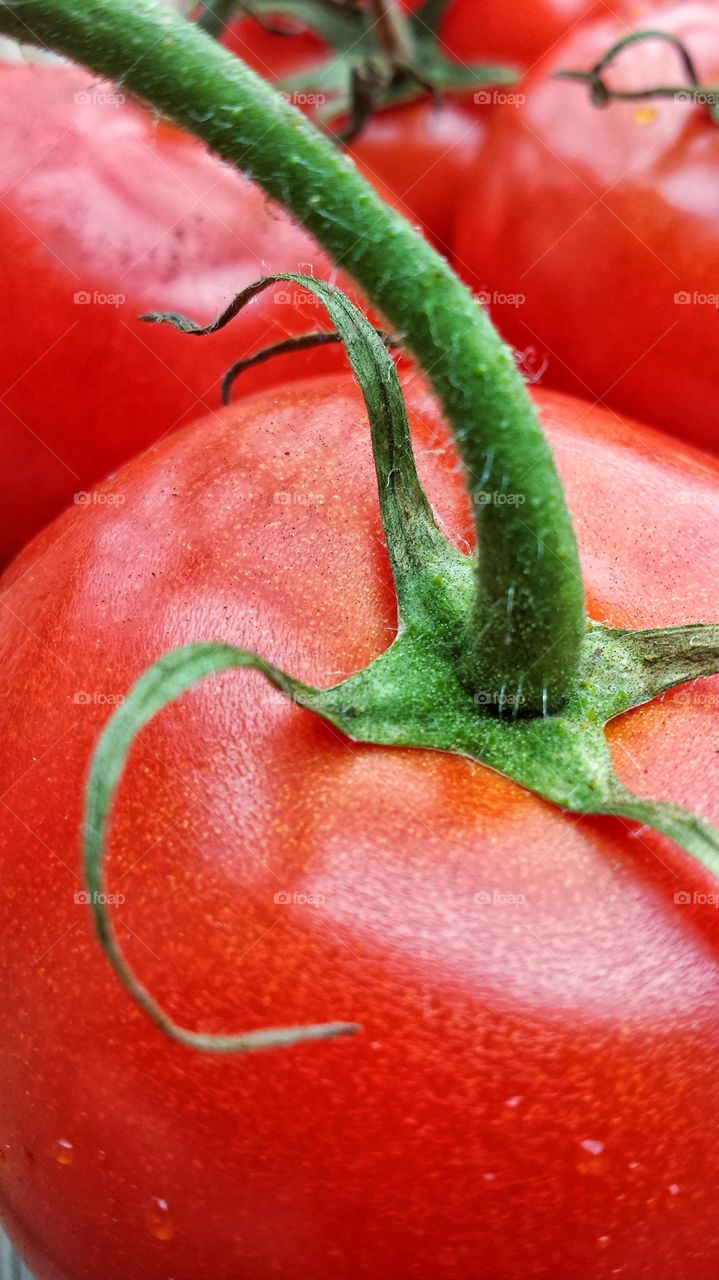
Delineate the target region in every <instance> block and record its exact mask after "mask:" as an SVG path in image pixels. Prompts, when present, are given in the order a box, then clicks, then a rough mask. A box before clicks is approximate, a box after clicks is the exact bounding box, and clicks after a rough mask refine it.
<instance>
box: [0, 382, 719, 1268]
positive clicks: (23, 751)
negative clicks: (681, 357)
mask: <svg viewBox="0 0 719 1280" xmlns="http://www.w3.org/2000/svg"><path fill="white" fill-rule="evenodd" d="M408 392H409V408H410V416H411V420H412V423H413V429H414V432H415V437H416V442H417V447H418V453H419V461H420V468H421V471H422V474H423V477H424V480H425V483H426V486H427V488H428V491H429V493H430V496H431V498H432V500H433V502H434V503H435V506H436V508H437V510H438V512H439V514H440V516H441V518H442V520H443V522H444V526H445V528H446V529H447V532H448V534H449V535H450V536H451V537H453V538H454V539H455V541H456V542H457V544H458V545H459V546H462V547H465V548H467V546H468V542H467V540H468V539H470V537H471V535H470V532H469V527H470V524H471V513H470V510H469V504H468V502H467V500H466V497H465V495H464V493H463V490H462V487H461V481H460V478H459V475H458V473H457V468H456V460H455V458H454V456H453V453H452V451H451V449H449V448H448V447H447V441H446V436H445V433H444V430H443V427H442V424H441V422H440V420H439V418H438V415H437V412H436V409H435V407H434V405H433V402H432V400H431V399H430V398H429V397H428V396H427V394H426V393H425V392H424V391H423V390H422V387H421V385H420V384H419V383H415V384H413V385H412V386H409V387H408ZM537 402H538V405H539V408H540V412H541V415H542V418H543V421H544V424H545V426H546V429H547V431H548V433H549V436H550V439H551V442H552V444H553V446H554V448H555V450H556V454H557V458H558V462H559V466H560V469H561V473H562V477H563V480H564V482H565V484H566V486H567V492H568V499H569V504H570V507H571V509H572V510H573V512H574V514H575V517H576V520H577V530H578V535H579V541H580V544H581V553H582V559H583V566H584V572H585V575H586V582H587V589H588V606H589V611H590V614H591V616H592V617H594V618H597V619H600V620H608V621H610V622H612V623H615V624H617V625H628V626H634V627H639V626H642V625H652V624H655V625H664V624H668V623H680V622H688V621H691V620H694V619H695V618H697V617H704V618H707V619H713V618H715V617H716V616H717V613H718V612H719V599H718V597H717V579H716V558H717V549H718V547H719V463H717V462H716V461H715V460H713V459H712V458H710V457H705V456H703V455H701V454H699V453H696V452H694V451H692V450H691V449H689V448H688V447H686V448H685V449H684V450H679V449H678V448H677V447H676V446H675V445H671V446H670V445H669V444H668V443H667V442H666V440H665V439H664V438H663V437H662V436H661V435H659V434H658V433H653V432H652V431H650V430H648V429H645V428H642V427H638V426H636V425H635V424H632V423H630V422H627V421H620V420H618V419H617V417H616V416H614V415H606V414H605V413H604V412H603V411H601V410H599V409H597V408H591V407H590V406H589V405H588V404H584V403H580V402H577V401H573V400H571V399H569V398H565V397H562V396H558V395H553V394H550V393H546V392H540V393H539V394H538V397H537ZM1 590H2V595H1V599H2V603H3V605H4V608H3V610H2V613H1V615H0V617H1V622H0V655H1V657H2V661H1V662H0V681H1V696H0V708H1V709H2V711H1V715H2V726H1V727H2V732H0V751H1V752H2V761H3V767H2V776H3V779H4V787H3V798H2V806H0V878H1V880H2V884H3V892H4V899H5V903H6V908H7V910H8V914H9V919H10V920H11V924H9V925H8V927H6V929H5V930H4V940H3V966H2V970H1V971H0V1001H1V1003H2V1009H3V1035H2V1037H0V1152H1V1153H2V1162H1V1163H2V1167H0V1203H1V1205H2V1216H3V1219H4V1221H5V1223H6V1224H7V1226H8V1229H9V1230H10V1231H11V1233H12V1236H13V1238H14V1240H15V1241H16V1242H17V1243H18V1245H19V1247H20V1248H21V1249H22V1250H23V1252H24V1253H25V1255H26V1257H27V1258H28V1260H29V1262H30V1264H31V1266H32V1268H33V1269H34V1271H35V1274H36V1276H37V1278H38V1280H96V1278H97V1277H98V1276H102V1277H103V1280H127V1277H128V1276H131V1277H132V1280H168V1278H169V1277H172V1278H173V1280H269V1277H280V1278H281V1280H305V1278H306V1277H312V1280H370V1278H371V1280H376V1278H377V1277H382V1278H383V1280H395V1278H396V1280H468V1277H471V1278H472V1280H576V1277H577V1276H579V1275H581V1276H583V1277H586V1278H587V1280H607V1278H608V1277H610V1276H617V1275H621V1276H623V1277H625V1278H626V1280H714V1277H715V1276H716V1274H717V1267H718V1266H719V1227H718V1226H717V1217H716V1212H715V1200H716V1184H717V1176H718V1175H719V1155H718V1154H717V1146H716V1142H715V1137H714V1131H713V1116H714V1114H715V1112H716V1107H717V1102H718V1101H719V1084H718V1081H719V1028H718V1025H717V1012H716V1011H717V996H718V995H719V964H718V962H717V943H718V942H719V918H718V916H717V912H716V911H715V910H713V909H712V907H711V905H709V904H708V901H707V900H702V899H701V896H699V897H697V898H696V899H694V898H693V895H694V893H697V894H701V893H703V892H705V891H707V886H706V884H704V882H703V880H702V879H701V877H700V876H699V875H698V873H697V872H696V870H695V869H694V867H693V863H692V860H691V858H690V857H689V856H688V855H686V854H683V853H682V852H681V851H679V850H678V849H677V848H676V847H675V846H673V845H672V844H671V843H670V842H668V841H667V840H663V839H662V838H660V837H659V836H657V835H655V834H653V833H652V832H651V831H647V830H646V829H641V830H639V829H637V828H636V827H633V826H632V825H631V824H628V823H624V822H622V821H615V820H608V819H580V818H578V817H577V816H576V815H567V814H563V813H562V812H560V811H558V810H556V809H554V808H553V807H552V806H550V805H548V804H546V803H545V802H543V801H542V800H540V799H538V798H536V797H535V796H533V795H531V794H529V793H527V792H525V791H524V790H522V789H521V788H520V787H518V786H517V785H515V784H514V783H512V782H511V781H509V780H507V779H504V778H502V777H499V776H497V775H495V774H493V773H491V772H489V771H488V770H487V769H485V768H483V767H481V766H479V765H476V764H473V763H470V762H468V761H466V760H463V759H460V758H458V757H451V756H449V755H442V754H439V753H431V752H426V751H418V750H417V751H410V750H389V749H384V748H374V747H369V746H358V745H355V744H352V743H350V742H348V741H346V740H345V739H344V738H343V737H342V736H341V735H340V734H339V733H338V732H337V731H335V730H333V729H332V728H330V727H328V726H327V725H325V724H323V723H321V722H320V721H319V720H317V719H316V718H313V716H312V715H311V714H310V713H308V712H306V711H304V710H303V709H301V708H299V707H298V706H297V705H290V704H289V703H287V702H286V701H284V700H283V699H282V697H281V696H280V695H278V694H277V693H275V692H274V691H272V690H270V689H269V687H268V686H267V685H266V684H265V683H264V682H263V680H262V678H261V677H260V676H259V675H257V674H256V673H248V672H243V673H237V672H235V673H232V674H229V675H225V676H222V677H221V678H211V679H209V680H207V681H205V682H204V683H203V684H201V685H199V686H198V687H197V688H196V689H195V690H193V691H192V692H191V693H189V694H187V695H186V696H184V697H183V699H182V700H181V701H180V702H179V703H176V704H174V705H173V706H172V707H170V708H169V709H167V710H166V711H164V712H163V713H162V714H161V715H160V716H159V717H158V718H157V719H156V720H155V721H154V722H153V723H152V725H151V726H150V727H149V728H148V729H147V730H146V731H145V732H144V733H143V735H142V736H141V738H140V739H139V741H138V743H137V744H136V746H135V748H134V750H133V754H132V757H131V760H130V763H129V767H128V771H127V773H126V775H125V777H124V780H123V782H122V785H121V789H120V793H119V797H118V804H117V808H116V812H115V817H114V823H113V828H112V837H111V847H110V855H109V878H108V889H109V892H111V893H112V894H114V895H119V897H118V899H117V901H116V903H115V905H114V906H112V907H111V908H110V909H111V910H112V911H113V912H114V913H115V917H114V918H115V923H116V928H117V929H118V931H119V934H120V936H121V938H122V941H123V943H124V945H125V947H126V950H127V954H128V955H129V957H130V958H131V960H132V962H133V964H134V965H135V967H136V969H137V972H138V974H139V975H140V977H141V979H142V980H143V981H144V982H145V983H146V985H147V986H148V987H149V988H150V989H151V990H152V991H153V993H154V994H155V995H156V996H157V997H158V998H159V999H160V1000H161V1001H162V1003H163V1004H164V1005H165V1006H166V1007H167V1009H168V1010H169V1011H170V1012H171V1013H172V1015H173V1016H174V1017H175V1018H176V1019H177V1020H179V1021H181V1022H182V1023H183V1024H184V1025H187V1026H190V1027H194V1028H197V1029H201V1030H203V1031H205V1032H220V1031H236V1030H241V1029H251V1028H254V1027H262V1026H268V1025H278V1024H279V1025H284V1024H288V1023H305V1022H321V1021H326V1020H328V1019H329V1020H332V1019H335V1018H343V1019H351V1020H356V1021H357V1022H359V1023H360V1024H361V1025H362V1031H361V1034H359V1035H357V1036H356V1037H353V1038H344V1039H342V1040H337V1041H331V1042H323V1043H320V1044H313V1045H304V1046H300V1047H298V1048H296V1049H294V1050H284V1051H274V1052H270V1053H265V1054H257V1055H250V1056H245V1057H239V1058H232V1057H223V1056H207V1055H202V1054H199V1053H197V1052H193V1051H191V1050H188V1049H187V1048H184V1047H182V1046H180V1045H178V1044H176V1043H173V1042H171V1041H169V1040H168V1039H166V1038H165V1037H164V1036H163V1034H162V1033H161V1032H160V1031H159V1030H157V1029H156V1028H155V1026H154V1025H153V1024H151V1023H150V1022H149V1021H148V1020H147V1019H146V1017H145V1015H144V1014H142V1013H141V1012H140V1011H139V1010H138V1009H137V1007H136V1006H135V1005H134V1003H133V1002H132V1000H131V999H130V997H129V996H128V995H127V994H126V993H125V991H124V989H123V988H122V987H121V986H120V985H119V984H118V982H117V980H116V979H115V977H114V975H113V974H112V972H111V970H110V967H109V965H108V963H107V961H106V959H105V957H104V955H103V954H102V952H101V951H100V949H99V947H98V944H97V942H96V941H95V938H94V936H93V930H92V927H91V922H90V917H89V912H88V909H87V906H86V905H84V904H83V902H82V901H81V900H79V899H78V895H80V898H82V887H83V886H82V881H81V877H80V871H79V868H80V826H81V821H82V813H83V791H84V785H85V780H86V776H87V771H88V764H89V760H90V755H91V752H92V750H93V747H94V744H95V743H96V741H97V736H98V732H99V729H100V726H101V724H102V723H103V722H104V721H105V720H106V719H107V716H108V715H109V712H110V710H111V709H112V707H113V705H115V704H116V703H117V701H118V700H119V699H120V698H121V697H122V696H123V695H124V694H125V693H126V692H127V690H128V687H129V685H130V684H131V683H132V682H133V681H134V680H135V679H136V678H137V677H138V676H139V675H140V673H141V672H142V671H143V669H144V668H145V667H146V666H147V664H148V663H149V662H151V661H152V660H154V659H155V658H157V657H159V656H160V655H161V654H162V653H164V652H165V651H166V650H167V649H169V648H171V647H173V646H175V645H178V644H181V643H183V642H186V641H190V640H203V639H204V640H227V641H230V642H233V643H235V644H239V645H246V646H249V647H251V648H254V649H256V650H258V651H260V652H261V653H262V654H263V655H265V656H266V657H268V658H270V659H271V660H273V661H274V662H276V663H278V664H281V665H282V666H284V667H285V668H286V669H287V670H289V671H290V672H292V673H293V674H295V675H298V676H300V677H303V678H304V679H306V680H308V681H315V682H317V683H323V684H330V683H334V682H335V681H337V680H339V679H340V678H341V677H342V676H343V675H345V674H348V673H350V672H352V671H355V670H357V669H358V668H360V667H361V666H363V665H364V664H365V663H367V662H368V661H369V660H370V659H371V658H372V657H373V656H374V655H376V654H378V653H379V652H380V651H382V650H383V649H384V648H385V647H386V646H387V645H388V643H389V642H390V640H391V638H392V636H393V634H394V628H395V623H396V615H395V604H394V596H393V589H392V584H391V577H390V570H389V565H388V561H387V555H386V550H385V547H384V545H383V535H382V529H381V524H380V518H379V513H378V508H377V497H376V491H375V482H374V476H373V470H372V463H371V456H370V447H369V442H368V431H367V428H366V424H365V422H364V410H363V407H362V403H361V399H360V397H359V393H358V391H357V388H356V386H355V385H354V384H353V383H352V381H351V380H350V379H349V378H348V377H343V376H333V377H329V378H325V379H319V380H313V381H307V382H297V383H295V384H294V385H292V386H287V387H285V388H281V389H277V390H276V391H275V392H273V393H267V394H263V395H261V396H258V397H256V398H251V399H249V400H246V401H244V402H242V403H241V404H240V405H237V406H235V407H233V408H231V409H229V410H227V411H224V412H222V413H218V414H216V415H212V416H211V417H210V418H208V419H205V420H204V421H202V422H200V423H197V424H195V425H193V426H190V427H188V428H186V429H183V430H182V431H181V432H179V433H177V434H176V435H175V436H174V437H173V438H172V439H170V440H165V441H163V442H161V443H160V444H159V445H157V446H156V447H153V448H152V449H151V450H150V451H148V452H147V453H146V454H145V455H144V456H142V457H141V458H139V459H137V460H136V461H134V462H132V463H131V464H130V465H129V466H127V467H126V468H125V469H123V470H122V471H121V472H120V473H119V474H118V475H117V477H116V478H115V480H114V481H113V482H112V484H109V485H108V486H107V488H106V491H105V493H104V501H102V502H99V501H98V502H94V503H92V504H89V505H88V506H87V507H86V508H83V509H74V510H72V511H69V512H67V513H65V514H64V515H63V516H61V517H60V518H59V520H58V521H57V522H55V523H54V524H53V525H52V526H51V527H49V528H48V529H46V530H44V531H43V532H42V533H41V534H40V535H39V537H38V538H37V539H36V540H35V541H34V542H33V543H32V544H31V545H30V546H29V547H28V548H26V550H25V551H24V552H23V553H22V554H21V555H20V557H19V558H18V559H17V560H16V562H15V564H14V565H13V566H12V567H11V568H10V569H9V570H8V572H7V573H6V575H5V577H4V579H3V580H2V584H1ZM717 699H719V680H717V679H711V680H705V681H702V682H698V683H696V684H695V685H692V686H689V687H687V688H686V689H683V690H679V691H678V693H671V694H668V695H666V697H665V698H664V699H662V700H658V701H655V702H654V703H652V704H650V705H649V706H647V707H644V708H642V709H640V710H637V711H634V712H632V713H631V714H630V715H628V716H625V717H624V718H623V719H622V720H621V721H618V722H617V723H616V724H615V725H614V727H613V729H612V731H611V738H612V741H613V748H614V754H615V757H616V765H617V768H618V770H619V772H620V773H621V775H622V777H623V778H624V779H625V781H626V782H627V783H628V784H629V785H631V786H632V787H633V788H634V789H635V790H636V791H638V792H641V793H642V794H644V795H650V796H653V797H657V796H661V797H662V798H666V799H674V800H677V801H679V802H681V803H683V804H685V805H688V806H690V807H691V808H694V809H696V810H697V811H700V812H702V813H703V814H705V815H706V816H707V817H709V818H710V819H713V820H714V821H717V819H719V789H718V788H717V755H716V751H715V742H716V727H717V715H718V712H717ZM709 889H711V886H709ZM687 897H692V901H691V902H690V903H688V904H687V903H686V898H687Z"/></svg>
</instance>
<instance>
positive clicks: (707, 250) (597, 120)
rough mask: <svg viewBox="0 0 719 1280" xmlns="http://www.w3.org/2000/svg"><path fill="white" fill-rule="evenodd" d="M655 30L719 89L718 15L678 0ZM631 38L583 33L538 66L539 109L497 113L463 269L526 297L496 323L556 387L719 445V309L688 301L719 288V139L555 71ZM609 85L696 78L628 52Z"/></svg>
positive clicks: (467, 210) (681, 111) (661, 108)
mask: <svg viewBox="0 0 719 1280" xmlns="http://www.w3.org/2000/svg"><path fill="white" fill-rule="evenodd" d="M635 25H636V26H637V28H639V27H641V26H642V25H644V26H646V25H647V21H646V19H645V20H644V22H643V23H642V22H637V23H636V24H635ZM651 26H653V27H656V28H658V29H660V30H666V31H670V32H672V33H674V34H676V35H679V36H680V37H681V38H682V39H683V40H684V41H685V43H686V45H687V47H688V48H689V50H690V51H691V52H692V54H693V55H694V57H695V59H696V62H697V65H698V68H699V72H700V75H701V77H702V79H703V80H706V81H708V82H709V83H712V82H713V81H715V80H716V78H717V73H719V18H718V15H717V9H716V6H714V5H711V4H705V3H693V2H692V3H687V4H678V5H672V6H669V7H667V8H666V9H665V10H661V11H659V12H658V13H656V14H654V15H653V17H652V21H651ZM626 31H627V27H626V26H625V25H624V24H622V23H618V22H616V21H613V20H612V19H609V18H608V19H607V20H606V21H604V22H600V23H597V24H596V25H592V26H588V27H583V28H580V29H579V30H578V31H577V32H576V33H575V34H574V35H573V36H571V37H570V38H569V39H568V40H566V41H565V42H564V43H563V44H562V45H561V46H559V47H558V48H557V49H556V51H555V52H554V53H553V54H552V56H551V58H549V59H548V60H546V61H545V62H544V63H543V64H542V65H541V66H540V67H538V68H537V70H536V71H535V73H534V75H533V76H532V77H531V78H530V80H529V81H528V82H527V85H526V103H525V105H524V106H523V107H521V108H519V109H516V108H507V109H498V110H497V111H496V112H495V113H494V114H493V123H492V128H491V130H490V137H489V140H488V143H487V152H486V157H485V165H484V168H483V179H484V180H483V182H482V184H481V186H478V187H477V188H476V189H475V190H474V191H473V192H470V194H469V197H468V199H467V201H466V203H465V205H464V207H463V209H462V211H461V213H460V215H459V218H458V222H457V238H456V245H455V254H454V264H455V266H456V268H457V270H458V271H459V272H460V273H462V274H464V275H465V277H466V278H467V279H468V280H469V281H470V282H471V283H472V284H473V285H474V286H475V287H477V288H481V289H486V290H487V291H488V293H489V295H490V296H494V295H496V294H499V295H504V296H509V295H517V294H519V295H523V297H524V302H523V303H522V304H521V305H518V306H516V307H515V306H511V305H496V306H494V307H491V311H492V316H493V319H494V320H495V322H496V323H497V325H498V326H499V328H500V329H501V330H502V332H503V333H504V335H505V337H507V338H508V339H509V340H510V341H512V342H513V343H514V344H515V345H516V346H517V347H519V348H521V349H524V348H526V347H527V346H533V347H535V348H539V349H540V350H543V351H546V353H547V356H548V362H549V364H548V369H547V375H546V376H547V381H549V382H550V383H551V384H552V385H556V386H559V387H562V388H563V389H565V390H568V391H572V392H579V393H580V394H582V395H589V394H591V396H592V397H596V398H598V399H602V400H603V401H604V402H606V404H608V405H609V406H610V407H612V408H616V409H618V410H620V411H622V412H627V413H632V414H635V415H637V416H640V417H642V418H643V419H645V420H647V421H651V422H653V423H654V424H655V425H657V426H659V427H661V428H663V429H664V430H667V431H671V432H673V433H675V434H676V435H681V436H683V437H684V438H686V439H688V440H691V441H693V442H695V443H698V444H702V445H704V446H705V447H709V448H711V449H716V448H717V446H718V445H719V429H718V427H717V423H719V373H717V364H716V360H715V346H716V330H717V320H716V317H717V310H716V306H713V305H709V304H708V303H706V301H705V303H704V304H702V302H701V301H693V302H691V303H690V304H688V305H682V304H681V302H678V301H676V300H675V298H677V299H678V298H679V297H680V295H685V296H688V297H690V298H695V297H697V296H699V297H703V298H705V299H706V297H707V295H712V294H713V291H715V290H716V288H717V284H716V281H717V272H716V268H717V262H718V261H719V232H718V230H717V228H718V226H719V221H718V218H717V215H718V213H719V179H718V178H717V169H718V166H719V130H717V127H716V125H715V124H712V123H711V121H710V120H709V118H708V116H707V114H706V111H705V109H703V108H702V107H693V106H691V105H688V104H686V103H681V102H674V101H672V100H670V99H657V100H653V101H652V102H651V103H638V104H637V103H624V102H616V103H612V104H610V105H609V106H608V107H606V108H605V109H603V110H599V109H597V108H596V107H593V106H592V105H591V103H590V102H589V98H588V93H587V90H586V88H585V87H583V86H581V85H571V84H566V83H564V84H563V83H560V82H557V81H554V80H551V79H550V78H549V75H550V73H551V72H552V71H554V70H557V69H559V68H572V69H576V68H580V69H586V68H588V67H589V66H591V64H592V63H593V62H594V61H595V60H596V59H597V58H598V56H599V55H600V53H601V52H602V51H606V50H607V49H608V48H609V47H610V46H611V45H612V44H613V42H614V41H616V40H617V39H618V38H619V37H620V36H621V35H623V34H625V33H626ZM607 78H608V80H609V82H610V83H611V84H612V85H614V87H616V88H622V89H636V88H639V87H648V86H650V85H654V84H662V83H667V82H668V83H678V84H681V83H682V71H681V68H680V67H679V65H678V58H677V55H676V53H675V52H674V51H673V50H672V49H671V48H670V47H669V46H667V45H666V44H660V43H658V42H650V43H647V44H642V45H634V46H632V47H630V48H627V49H625V50H624V51H623V52H622V53H621V54H620V55H619V56H618V58H617V60H616V62H615V64H614V65H613V67H612V69H611V71H610V72H609V73H608V77H607Z"/></svg>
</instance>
